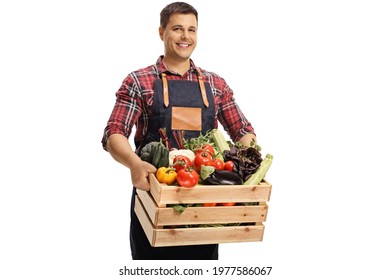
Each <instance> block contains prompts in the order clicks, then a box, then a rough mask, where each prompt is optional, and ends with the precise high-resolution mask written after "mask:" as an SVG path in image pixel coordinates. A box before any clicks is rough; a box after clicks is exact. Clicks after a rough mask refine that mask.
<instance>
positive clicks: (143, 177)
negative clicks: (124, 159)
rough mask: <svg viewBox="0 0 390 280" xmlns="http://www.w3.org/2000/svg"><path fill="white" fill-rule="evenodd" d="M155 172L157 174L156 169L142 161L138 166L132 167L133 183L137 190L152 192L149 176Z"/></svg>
mask: <svg viewBox="0 0 390 280" xmlns="http://www.w3.org/2000/svg"><path fill="white" fill-rule="evenodd" d="M154 172H156V167H154V166H153V165H152V164H150V163H148V162H146V161H142V160H140V162H139V164H137V166H132V168H131V169H130V174H131V182H132V183H133V185H134V186H135V187H136V188H138V189H141V190H144V191H148V190H150V182H149V174H150V173H154Z"/></svg>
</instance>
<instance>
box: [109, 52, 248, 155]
mask: <svg viewBox="0 0 390 280" xmlns="http://www.w3.org/2000/svg"><path fill="white" fill-rule="evenodd" d="M162 58H163V56H161V57H159V59H158V60H157V63H156V64H155V65H152V66H149V67H146V68H143V69H140V70H138V71H135V72H132V73H130V74H129V75H128V76H127V77H126V78H125V79H124V81H123V83H122V85H121V87H120V88H119V90H118V91H117V92H116V102H115V105H114V109H113V111H112V113H111V116H110V118H109V120H108V123H107V126H106V128H105V129H104V135H103V139H102V144H103V148H105V146H106V143H107V139H108V137H109V136H110V135H112V134H115V133H118V134H122V135H124V136H125V137H126V138H129V136H130V134H131V132H132V127H133V126H134V125H135V126H136V131H135V136H134V140H135V142H138V143H140V142H142V140H143V139H144V138H145V136H146V134H147V130H148V121H149V118H150V116H151V114H152V103H153V94H154V91H153V84H154V80H155V79H158V78H159V75H160V74H161V73H164V72H165V73H166V75H167V79H168V80H189V81H198V76H197V71H196V69H197V68H196V66H195V64H194V63H193V61H192V60H191V67H190V69H189V70H188V71H187V72H186V73H185V74H184V75H183V76H181V75H180V74H178V73H174V72H171V71H170V70H168V68H167V67H166V66H165V64H164V63H163V61H162ZM198 69H200V68H198ZM200 71H201V73H202V76H203V79H204V80H205V81H206V82H209V83H210V86H211V90H212V93H213V95H214V100H215V127H218V121H219V122H220V123H221V125H222V126H223V127H224V129H225V130H226V131H227V133H228V134H229V136H230V138H231V139H232V140H233V141H234V142H236V141H238V140H239V139H240V138H241V137H242V136H244V135H246V134H248V133H254V130H253V127H252V126H251V124H250V123H249V122H248V120H247V119H246V118H245V116H244V115H243V113H242V112H241V110H240V108H239V107H238V105H237V104H236V102H235V100H234V97H233V91H232V90H231V89H230V87H229V86H228V85H227V83H226V82H225V80H224V79H222V78H221V77H219V76H218V75H216V74H215V73H212V72H207V71H205V70H203V69H200Z"/></svg>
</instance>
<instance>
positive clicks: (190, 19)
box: [159, 14, 198, 61]
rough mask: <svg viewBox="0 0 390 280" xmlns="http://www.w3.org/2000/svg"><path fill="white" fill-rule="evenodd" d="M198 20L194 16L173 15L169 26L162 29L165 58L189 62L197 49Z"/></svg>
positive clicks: (161, 36)
mask: <svg viewBox="0 0 390 280" xmlns="http://www.w3.org/2000/svg"><path fill="white" fill-rule="evenodd" d="M197 26H198V24H197V20H196V17H195V15H193V14H173V15H171V17H170V18H169V22H168V24H167V26H166V27H165V28H164V29H163V28H161V27H160V29H159V33H160V38H161V40H163V41H164V47H165V58H167V59H171V60H175V61H183V60H188V59H189V58H190V56H191V54H192V52H193V51H194V49H195V47H196V42H197Z"/></svg>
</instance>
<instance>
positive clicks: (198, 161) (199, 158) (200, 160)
mask: <svg viewBox="0 0 390 280" xmlns="http://www.w3.org/2000/svg"><path fill="white" fill-rule="evenodd" d="M193 165H194V168H195V170H196V171H198V172H199V171H200V168H201V166H202V165H206V166H210V165H213V157H212V156H211V154H210V153H209V152H206V151H202V152H201V153H197V154H196V155H195V158H194V163H193Z"/></svg>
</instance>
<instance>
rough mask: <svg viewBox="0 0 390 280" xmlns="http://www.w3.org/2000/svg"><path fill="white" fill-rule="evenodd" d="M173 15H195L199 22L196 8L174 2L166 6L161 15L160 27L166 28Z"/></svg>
mask: <svg viewBox="0 0 390 280" xmlns="http://www.w3.org/2000/svg"><path fill="white" fill-rule="evenodd" d="M173 14H194V15H195V17H196V21H197V22H198V12H197V11H196V9H195V8H194V7H192V6H191V5H190V4H187V3H185V2H174V3H171V4H169V5H168V6H166V7H165V8H164V9H163V10H162V11H161V13H160V26H161V27H162V28H165V27H166V26H167V24H168V21H169V18H170V16H171V15H173Z"/></svg>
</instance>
